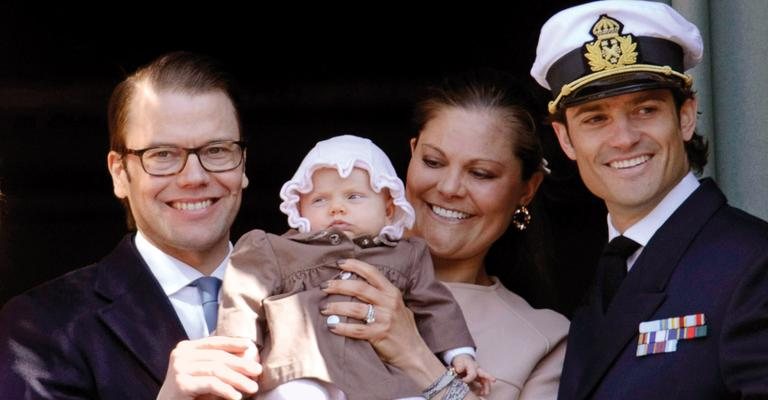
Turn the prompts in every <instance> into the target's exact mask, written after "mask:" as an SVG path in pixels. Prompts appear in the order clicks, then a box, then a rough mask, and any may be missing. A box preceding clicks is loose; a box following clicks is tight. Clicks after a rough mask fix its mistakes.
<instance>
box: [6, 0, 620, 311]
mask: <svg viewBox="0 0 768 400" xmlns="http://www.w3.org/2000/svg"><path fill="white" fill-rule="evenodd" d="M575 3H579V2H576V1H540V2H520V3H512V2H509V3H508V4H506V5H505V6H504V7H500V6H482V5H480V4H477V5H475V4H473V5H471V6H467V5H463V6H461V7H458V6H454V8H451V7H448V6H446V5H440V6H439V8H437V6H435V8H433V9H429V10H427V9H425V10H413V9H412V7H410V6H409V7H404V6H399V7H396V6H394V5H389V4H386V5H385V4H383V3H381V4H376V3H366V4H364V5H356V6H352V7H350V6H347V7H342V6H341V5H336V8H338V9H336V10H334V9H328V8H320V7H317V6H314V9H313V8H312V7H310V8H308V7H307V6H305V5H300V4H286V5H283V6H282V7H281V8H283V9H282V10H277V9H273V8H272V7H270V9H267V8H266V7H264V8H263V9H260V7H262V6H259V5H257V4H256V5H251V6H249V7H244V6H238V7H234V6H232V5H230V4H227V3H225V2H220V3H217V4H215V7H216V8H215V9H214V8H213V7H214V5H211V4H209V5H208V6H207V8H201V9H194V8H193V7H191V6H190V5H188V4H180V5H179V6H178V8H176V9H174V8H171V7H168V6H166V8H164V9H162V10H160V9H158V8H157V7H154V6H153V7H146V8H144V6H141V5H137V4H132V3H125V2H124V3H120V4H117V3H115V4H107V5H102V6H92V5H88V6H86V5H79V6H77V5H76V6H72V5H69V4H67V5H66V6H61V5H60V6H53V7H52V6H49V5H46V6H42V5H23V6H22V5H16V4H13V3H10V4H8V3H5V4H3V5H2V6H0V188H1V189H2V191H3V192H4V193H5V195H6V202H5V206H4V212H3V214H4V215H3V216H2V217H1V218H0V305H1V304H2V303H3V302H4V301H5V300H7V299H8V298H9V297H10V296H12V295H15V294H18V293H20V292H21V291H23V290H25V289H27V288H29V287H31V286H34V285H36V284H38V283H40V282H43V281H45V280H47V279H50V278H52V277H55V276H58V275H61V274H63V273H65V272H67V271H69V270H72V269H75V268H78V267H81V266H84V265H86V264H89V263H92V262H94V261H96V260H98V259H99V258H101V257H102V256H104V255H105V254H106V253H107V252H109V251H110V249H111V248H112V247H113V246H114V245H115V243H116V242H117V241H118V240H119V239H120V238H121V237H122V236H123V235H124V234H125V226H124V217H123V211H122V209H121V206H120V205H119V203H118V201H117V200H116V199H115V198H114V196H113V195H112V187H111V181H110V179H109V174H108V172H107V169H106V153H107V151H108V138H107V136H108V134H107V127H106V104H107V100H108V97H109V94H110V93H111V90H112V88H113V87H114V86H115V84H117V83H118V82H119V81H120V80H122V78H124V77H125V75H126V74H127V73H130V72H132V71H133V70H134V69H135V68H137V67H138V66H140V65H143V64H145V63H147V62H149V61H151V60H152V59H153V58H155V57H156V56H158V55H160V54H162V53H164V52H167V51H173V50H189V51H196V52H202V53H206V54H209V55H211V56H214V57H215V58H218V59H219V60H220V61H222V62H223V63H224V64H225V65H226V66H227V69H229V70H230V71H232V72H233V73H234V75H235V76H236V78H237V79H238V83H239V86H240V88H241V89H242V90H241V91H242V93H243V98H242V104H241V115H242V116H243V119H244V127H245V130H246V132H245V133H246V136H247V137H248V138H249V149H248V165H247V173H248V175H249V177H250V180H251V186H250V187H249V188H248V190H247V191H246V194H245V197H244V202H243V206H242V209H241V212H240V215H239V217H238V220H237V221H236V223H235V226H234V227H233V232H232V235H233V238H237V237H238V236H239V235H240V234H242V233H243V232H245V231H246V230H248V229H252V228H254V227H259V228H263V229H266V230H269V231H273V232H280V231H282V230H284V229H285V228H286V224H285V219H284V216H283V215H282V214H281V213H280V212H279V211H278V208H277V205H278V204H279V197H278V195H277V194H278V191H279V188H280V186H281V185H282V183H283V182H284V181H285V180H287V179H288V178H290V176H291V175H292V174H293V172H294V170H295V168H296V167H297V166H298V164H299V162H300V160H301V158H302V157H303V156H304V154H306V152H307V151H308V150H309V149H310V148H311V146H312V145H313V144H314V143H315V142H316V141H317V140H320V139H324V138H327V137H330V136H334V135H337V134H340V133H355V134H358V135H361V136H367V137H370V138H371V139H372V140H374V141H375V142H376V143H377V144H379V146H381V147H382V148H383V149H384V151H386V152H387V153H388V154H389V155H390V157H391V158H392V161H393V163H394V164H395V166H396V167H397V168H398V171H399V172H400V173H401V176H402V177H403V178H404V171H405V167H406V165H407V161H408V153H409V150H408V138H409V137H411V136H412V135H413V134H414V132H413V130H412V127H411V125H410V117H411V108H412V104H413V101H414V96H415V94H416V93H418V90H419V89H420V88H422V87H423V86H424V85H426V84H428V83H430V82H434V81H435V80H437V79H438V78H439V77H440V76H442V75H444V74H446V73H451V72H457V71H463V70H469V69H473V68H483V67H492V68H497V69H501V70H505V71H509V72H511V73H513V74H515V75H517V76H519V77H520V78H521V79H524V80H526V81H529V82H530V83H531V86H532V87H535V84H534V83H533V81H532V79H530V78H529V75H528V71H529V69H530V66H531V64H532V62H533V59H534V56H535V48H536V43H537V41H538V31H539V28H540V27H541V24H542V23H543V22H544V21H545V20H546V19H547V18H548V17H549V16H551V15H552V14H554V13H555V12H556V11H557V10H560V9H562V8H564V7H565V6H567V5H571V4H575ZM323 7H326V5H323ZM535 90H536V95H538V96H539V97H540V98H541V105H540V110H544V107H545V101H546V97H547V96H548V93H546V92H544V91H543V90H542V89H540V88H536V89H535ZM541 135H542V140H543V142H544V144H545V150H546V153H547V157H548V158H549V160H550V164H551V166H552V168H553V171H554V173H553V174H552V175H551V176H550V177H549V178H548V179H547V181H546V182H545V184H544V187H543V189H542V191H541V192H540V195H539V200H540V201H541V205H542V211H543V212H545V213H546V214H547V217H546V218H547V219H548V220H549V221H550V222H551V226H552V232H553V238H552V239H550V240H552V241H553V243H552V244H553V246H552V247H553V249H554V257H555V261H556V263H555V264H554V268H553V270H551V271H546V272H547V273H548V274H549V277H550V278H551V281H552V283H553V284H554V289H555V291H554V292H555V293H556V294H557V296H556V297H552V298H542V297H541V296H538V297H536V298H533V297H532V296H527V297H529V299H530V300H531V301H532V302H534V303H535V304H536V305H540V306H548V307H553V308H555V309H558V310H560V311H563V312H565V313H566V314H568V313H570V310H572V308H573V306H574V305H575V303H576V302H577V301H578V300H579V298H580V296H581V293H582V291H583V290H584V288H585V286H586V285H587V284H588V283H589V280H590V277H591V274H592V271H593V265H594V262H595V260H596V258H597V254H598V253H599V250H600V247H601V246H602V243H603V242H604V240H605V216H604V215H605V214H604V212H605V211H604V209H603V207H602V205H601V204H600V202H598V201H597V200H596V199H595V198H593V197H592V196H591V195H589V194H588V193H587V192H586V190H585V189H584V188H583V186H582V184H581V182H580V180H579V178H578V174H577V172H576V170H575V166H574V165H573V164H572V163H571V162H570V161H568V160H566V159H565V158H564V156H563V155H562V154H561V152H560V150H559V148H558V147H557V146H556V142H555V141H554V135H553V134H552V132H551V130H550V129H549V128H548V127H543V128H542V132H541ZM514 289H515V290H517V291H519V292H523V294H525V295H527V294H528V292H531V293H533V292H535V288H533V289H532V288H514Z"/></svg>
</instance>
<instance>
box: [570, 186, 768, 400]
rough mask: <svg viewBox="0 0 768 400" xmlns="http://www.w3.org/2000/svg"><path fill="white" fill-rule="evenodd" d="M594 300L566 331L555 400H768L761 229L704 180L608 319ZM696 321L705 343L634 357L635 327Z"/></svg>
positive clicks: (767, 282) (767, 254) (767, 239)
mask: <svg viewBox="0 0 768 400" xmlns="http://www.w3.org/2000/svg"><path fill="white" fill-rule="evenodd" d="M598 272H599V271H598ZM601 291H602V288H601V287H600V285H599V284H596V285H595V287H594V289H593V290H592V291H591V293H590V300H589V302H588V305H587V306H586V307H584V308H582V309H581V310H579V311H578V312H577V313H576V314H575V316H574V319H573V321H572V322H571V328H570V332H569V336H568V350H567V353H566V357H565V366H564V370H563V375H562V378H561V383H560V392H559V398H560V399H586V398H596V399H646V400H647V399H728V398H768V224H766V223H765V222H764V221H761V220H759V219H757V218H755V217H752V216H750V215H748V214H746V213H744V212H742V211H740V210H737V209H735V208H732V207H730V206H728V205H727V204H726V199H725V196H724V195H723V194H722V192H720V190H719V189H718V188H717V186H716V185H715V183H714V182H712V181H711V180H708V179H705V180H703V181H702V184H701V186H700V187H699V188H698V189H697V190H696V191H695V192H694V193H693V194H692V195H691V196H690V197H689V198H688V199H687V200H686V201H685V202H684V203H683V204H682V205H681V206H680V207H679V208H678V209H677V211H675V213H674V214H673V215H672V216H671V217H670V218H669V219H668V220H667V221H666V222H665V223H664V225H662V226H661V228H660V229H659V230H658V231H657V232H656V233H655V234H654V235H653V237H652V238H651V240H650V241H649V242H648V245H647V247H646V248H645V249H644V250H643V252H642V253H641V255H640V257H639V258H638V259H637V261H636V262H635V264H634V266H633V267H632V269H631V270H630V272H629V274H628V275H627V278H626V280H625V281H624V282H623V283H622V285H621V287H620V288H619V291H618V292H617V293H616V297H614V299H613V302H612V303H611V306H610V307H609V309H608V311H607V312H606V313H605V314H604V313H603V312H602V307H601V302H600V300H599V299H601V296H602V292H601ZM696 313H704V315H705V318H706V324H707V327H708V333H707V336H706V337H704V338H697V339H691V340H681V341H679V342H678V345H677V351H675V352H672V353H661V354H651V355H647V356H643V357H637V356H636V355H635V352H636V350H637V340H638V325H639V324H640V322H643V321H649V320H657V319H664V318H670V317H678V316H684V315H689V314H696Z"/></svg>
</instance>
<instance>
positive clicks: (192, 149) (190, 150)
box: [122, 140, 246, 177]
mask: <svg viewBox="0 0 768 400" xmlns="http://www.w3.org/2000/svg"><path fill="white" fill-rule="evenodd" d="M216 143H231V144H236V145H237V146H238V147H239V148H240V161H238V162H237V164H235V166H234V167H232V168H227V169H223V170H218V171H212V170H210V169H208V168H206V166H205V164H203V160H202V159H201V158H200V154H198V152H199V151H200V150H202V149H204V148H206V147H208V146H210V145H212V144H216ZM164 147H168V148H175V149H179V150H182V151H184V162H183V163H182V164H181V167H180V168H179V170H178V171H176V172H173V173H168V174H153V173H150V172H149V171H147V168H146V167H145V166H144V153H146V152H147V151H150V150H155V149H160V148H164ZM245 148H246V142H245V140H213V141H210V142H208V143H206V144H204V145H202V146H198V147H179V146H173V145H161V146H151V147H145V148H143V149H130V148H126V149H125V150H123V151H122V154H123V156H125V155H127V154H132V155H135V156H137V157H138V158H139V164H141V169H142V170H144V172H145V173H146V174H147V175H150V176H157V177H163V176H173V175H178V174H180V173H181V171H184V168H186V167H187V162H188V161H189V155H190V154H194V155H195V156H196V157H197V161H198V162H199V163H200V167H202V168H203V169H204V170H205V171H206V172H210V173H218V172H229V171H232V170H234V169H237V168H238V167H239V166H241V165H242V164H243V160H245ZM123 160H125V157H123Z"/></svg>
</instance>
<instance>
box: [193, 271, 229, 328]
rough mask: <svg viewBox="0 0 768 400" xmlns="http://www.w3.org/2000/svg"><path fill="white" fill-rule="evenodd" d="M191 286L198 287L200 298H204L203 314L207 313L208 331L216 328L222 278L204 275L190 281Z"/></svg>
mask: <svg viewBox="0 0 768 400" xmlns="http://www.w3.org/2000/svg"><path fill="white" fill-rule="evenodd" d="M190 286H195V287H197V291H198V292H200V298H201V299H202V300H203V314H205V324H206V325H208V332H213V330H214V329H216V319H217V318H218V316H219V288H220V287H221V279H219V278H215V277H213V276H204V277H202V278H198V279H196V280H195V281H194V282H192V283H190Z"/></svg>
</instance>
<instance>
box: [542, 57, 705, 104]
mask: <svg viewBox="0 0 768 400" xmlns="http://www.w3.org/2000/svg"><path fill="white" fill-rule="evenodd" d="M627 72H654V73H657V74H661V75H666V76H676V77H678V78H680V79H682V80H683V83H684V84H685V87H686V88H690V87H691V85H693V77H692V76H690V75H688V74H683V73H680V72H677V71H675V70H674V69H672V67H670V66H668V65H665V66H659V65H648V64H633V65H628V66H625V67H622V68H614V69H609V70H604V71H600V72H595V73H592V74H589V75H586V76H582V77H581V78H579V79H576V80H575V81H573V82H571V83H566V84H565V85H563V86H562V87H561V88H560V94H558V95H557V97H555V99H554V100H552V101H550V102H549V105H548V107H547V108H548V110H549V113H550V114H554V113H556V112H557V107H558V105H559V104H560V102H561V101H562V100H563V98H565V97H567V96H569V95H570V94H571V93H573V92H574V91H576V90H578V89H580V88H582V87H583V86H585V85H587V84H590V83H592V82H594V81H596V80H599V79H603V78H607V77H609V76H614V75H619V74H624V73H627Z"/></svg>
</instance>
